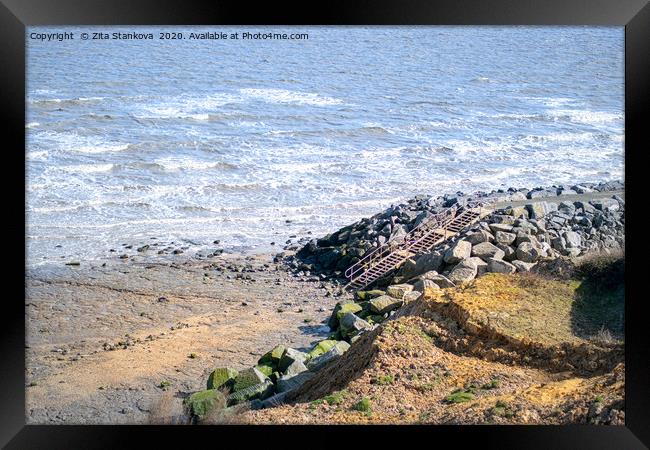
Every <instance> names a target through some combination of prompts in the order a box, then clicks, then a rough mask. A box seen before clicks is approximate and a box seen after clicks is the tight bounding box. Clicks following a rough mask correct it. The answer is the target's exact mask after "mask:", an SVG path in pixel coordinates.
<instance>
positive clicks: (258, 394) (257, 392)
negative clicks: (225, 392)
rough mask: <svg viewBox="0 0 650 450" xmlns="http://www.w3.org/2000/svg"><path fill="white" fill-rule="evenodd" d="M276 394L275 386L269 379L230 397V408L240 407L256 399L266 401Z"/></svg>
mask: <svg viewBox="0 0 650 450" xmlns="http://www.w3.org/2000/svg"><path fill="white" fill-rule="evenodd" d="M274 392H275V386H274V385H273V383H272V382H271V380H269V379H268V378H267V379H266V380H264V381H263V382H261V383H257V384H254V385H252V386H248V387H247V388H245V389H241V390H239V391H236V392H233V393H232V394H230V395H229V396H228V406H232V405H238V404H240V403H244V402H247V401H250V400H254V399H257V398H259V399H265V398H267V397H270V396H271V395H273V393H274Z"/></svg>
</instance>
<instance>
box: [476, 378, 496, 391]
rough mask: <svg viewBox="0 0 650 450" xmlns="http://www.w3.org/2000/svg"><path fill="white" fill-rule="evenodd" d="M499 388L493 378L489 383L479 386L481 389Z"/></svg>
mask: <svg viewBox="0 0 650 450" xmlns="http://www.w3.org/2000/svg"><path fill="white" fill-rule="evenodd" d="M499 386H500V382H499V380H497V379H496V378H495V379H494V380H492V381H490V382H489V383H485V384H484V385H483V386H481V389H497V388H498V387H499Z"/></svg>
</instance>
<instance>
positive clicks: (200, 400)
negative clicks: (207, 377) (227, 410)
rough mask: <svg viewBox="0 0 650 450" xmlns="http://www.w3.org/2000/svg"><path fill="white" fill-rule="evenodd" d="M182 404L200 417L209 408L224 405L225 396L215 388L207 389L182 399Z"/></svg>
mask: <svg viewBox="0 0 650 450" xmlns="http://www.w3.org/2000/svg"><path fill="white" fill-rule="evenodd" d="M183 404H184V405H186V406H187V408H188V409H189V411H190V413H191V414H192V415H194V416H197V417H199V418H201V417H203V416H205V415H206V414H207V413H208V412H209V411H210V410H212V409H214V408H222V407H223V406H225V404H226V397H225V396H224V395H223V393H222V392H220V391H219V390H217V389H207V390H205V391H199V392H195V393H194V394H192V395H190V396H189V397H187V398H186V399H185V400H184V401H183Z"/></svg>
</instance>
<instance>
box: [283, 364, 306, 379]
mask: <svg viewBox="0 0 650 450" xmlns="http://www.w3.org/2000/svg"><path fill="white" fill-rule="evenodd" d="M305 371H307V366H305V364H303V363H302V362H301V361H294V362H293V363H291V364H290V365H289V367H287V368H286V370H285V372H284V374H285V375H286V376H293V375H298V374H299V373H302V372H305Z"/></svg>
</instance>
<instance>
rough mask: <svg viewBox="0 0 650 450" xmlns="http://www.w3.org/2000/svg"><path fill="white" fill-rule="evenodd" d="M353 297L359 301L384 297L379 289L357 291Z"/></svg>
mask: <svg viewBox="0 0 650 450" xmlns="http://www.w3.org/2000/svg"><path fill="white" fill-rule="evenodd" d="M355 295H356V297H357V298H358V299H359V300H361V301H365V300H370V299H371V298H375V297H379V296H380V295H384V291H380V290H379V289H374V290H372V291H358V292H357V293H356V294H355Z"/></svg>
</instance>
